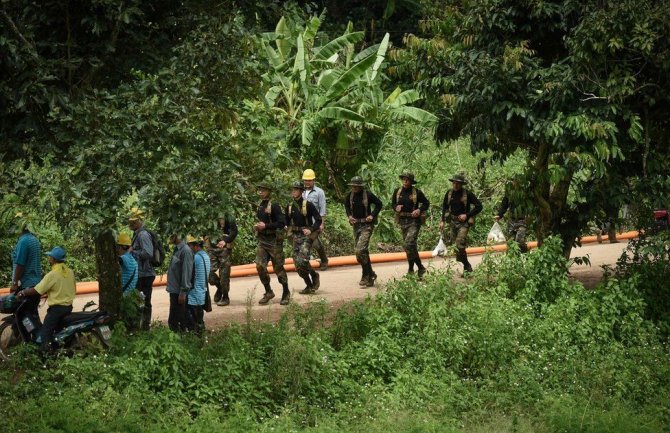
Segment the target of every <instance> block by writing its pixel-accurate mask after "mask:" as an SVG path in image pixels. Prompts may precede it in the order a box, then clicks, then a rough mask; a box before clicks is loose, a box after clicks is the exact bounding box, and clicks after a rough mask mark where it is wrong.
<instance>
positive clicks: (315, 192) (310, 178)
mask: <svg viewBox="0 0 670 433" xmlns="http://www.w3.org/2000/svg"><path fill="white" fill-rule="evenodd" d="M315 179H316V173H314V170H312V169H311V168H308V169H307V170H305V171H304V172H303V174H302V181H303V182H304V184H305V191H303V193H302V198H305V199H307V200H309V201H311V202H312V203H313V204H314V206H316V209H317V210H318V211H319V215H321V226H320V227H319V233H318V234H317V235H316V237H315V238H314V243H313V244H312V248H314V251H316V253H317V254H318V255H319V260H321V266H320V267H319V270H321V271H325V270H326V269H328V255H327V254H326V248H325V247H324V245H323V242H321V240H320V239H319V235H320V234H321V233H323V230H324V223H325V222H326V194H325V193H324V192H323V190H322V189H321V188H319V187H318V186H316V185H314V182H315Z"/></svg>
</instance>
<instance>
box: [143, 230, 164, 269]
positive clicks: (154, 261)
mask: <svg viewBox="0 0 670 433" xmlns="http://www.w3.org/2000/svg"><path fill="white" fill-rule="evenodd" d="M144 230H146V231H147V233H149V236H151V246H152V247H153V249H154V256H153V257H152V258H151V262H150V263H151V266H153V267H154V268H157V267H160V266H163V262H164V261H165V250H164V249H163V242H161V240H160V238H159V237H158V235H157V234H156V233H154V232H152V231H151V230H147V229H144Z"/></svg>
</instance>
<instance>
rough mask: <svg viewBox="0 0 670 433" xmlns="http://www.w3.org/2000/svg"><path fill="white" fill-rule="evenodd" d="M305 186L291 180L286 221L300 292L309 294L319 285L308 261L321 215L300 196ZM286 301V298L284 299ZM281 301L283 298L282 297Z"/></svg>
mask: <svg viewBox="0 0 670 433" xmlns="http://www.w3.org/2000/svg"><path fill="white" fill-rule="evenodd" d="M304 190H305V186H304V185H303V183H302V182H300V181H296V182H293V189H292V190H291V196H292V197H293V203H291V204H289V205H288V206H287V207H286V223H287V225H288V227H289V230H290V233H291V236H292V237H293V261H294V263H295V269H296V271H297V272H298V275H300V277H301V278H302V279H303V281H305V284H306V286H305V288H304V289H303V290H301V291H300V294H303V295H311V294H313V293H314V292H316V290H317V289H318V288H319V286H320V281H319V274H318V273H317V272H316V271H315V270H314V269H312V266H311V265H310V263H309V253H310V250H311V249H312V241H313V240H314V239H316V236H317V235H318V230H319V227H321V215H319V211H318V210H317V209H316V206H314V204H313V203H312V202H310V201H309V200H307V199H304V198H303V197H302V193H303V191H304ZM286 301H288V298H287V299H286ZM282 302H284V298H283V297H282Z"/></svg>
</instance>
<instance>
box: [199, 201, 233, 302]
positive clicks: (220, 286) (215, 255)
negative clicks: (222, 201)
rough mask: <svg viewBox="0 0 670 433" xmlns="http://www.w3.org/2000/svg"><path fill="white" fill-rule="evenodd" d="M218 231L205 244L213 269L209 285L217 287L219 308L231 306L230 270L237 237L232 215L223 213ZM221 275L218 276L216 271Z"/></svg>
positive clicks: (210, 273)
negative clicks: (229, 294)
mask: <svg viewBox="0 0 670 433" xmlns="http://www.w3.org/2000/svg"><path fill="white" fill-rule="evenodd" d="M217 229H218V230H217V231H216V233H214V235H213V236H210V237H209V238H208V239H207V242H206V243H205V245H206V247H207V251H208V253H209V259H210V262H211V263H212V267H211V269H210V271H209V284H213V285H215V286H216V293H214V302H216V305H218V306H219V307H225V306H226V305H229V304H230V297H229V296H228V293H229V292H230V268H231V266H232V254H233V246H234V243H235V238H236V237H237V223H236V221H235V218H233V216H232V215H229V214H226V213H222V214H220V215H219V218H217ZM217 270H218V271H219V274H218V275H217V274H216V271H217Z"/></svg>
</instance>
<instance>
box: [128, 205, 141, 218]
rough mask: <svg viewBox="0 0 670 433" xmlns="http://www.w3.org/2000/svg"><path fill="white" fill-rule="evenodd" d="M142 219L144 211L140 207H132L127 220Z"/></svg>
mask: <svg viewBox="0 0 670 433" xmlns="http://www.w3.org/2000/svg"><path fill="white" fill-rule="evenodd" d="M141 219H144V211H143V210H140V208H137V207H134V208H132V209H130V215H128V221H137V220H141Z"/></svg>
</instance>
